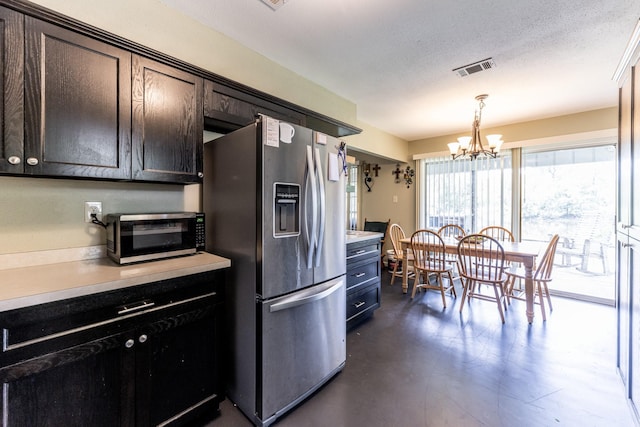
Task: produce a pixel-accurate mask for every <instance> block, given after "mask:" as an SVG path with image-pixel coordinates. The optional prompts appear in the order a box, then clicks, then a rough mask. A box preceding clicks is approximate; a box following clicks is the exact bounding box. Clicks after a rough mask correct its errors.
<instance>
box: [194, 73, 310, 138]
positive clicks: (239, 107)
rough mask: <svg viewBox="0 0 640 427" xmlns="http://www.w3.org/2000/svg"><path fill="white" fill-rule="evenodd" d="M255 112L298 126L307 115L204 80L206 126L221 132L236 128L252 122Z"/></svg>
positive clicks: (304, 120)
mask: <svg viewBox="0 0 640 427" xmlns="http://www.w3.org/2000/svg"><path fill="white" fill-rule="evenodd" d="M258 114H266V115H267V116H270V117H273V118H274V119H278V120H283V121H287V122H290V123H295V124H297V125H301V126H304V125H305V122H306V116H305V115H304V114H302V113H299V112H296V111H293V110H291V109H289V108H285V107H280V106H278V105H276V104H274V103H270V102H267V101H264V100H261V99H259V98H258V97H255V96H252V95H250V94H248V93H245V92H241V91H239V90H236V89H233V88H230V87H228V86H224V85H221V84H219V83H215V82H212V81H209V80H205V82H204V115H205V121H206V122H207V128H209V129H212V130H216V131H220V132H225V131H230V130H235V129H238V128H240V127H243V126H246V125H248V124H250V123H253V122H254V121H255V118H256V115H258Z"/></svg>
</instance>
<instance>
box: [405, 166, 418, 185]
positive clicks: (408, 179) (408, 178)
mask: <svg viewBox="0 0 640 427" xmlns="http://www.w3.org/2000/svg"><path fill="white" fill-rule="evenodd" d="M415 174H416V173H415V171H414V170H413V169H411V166H409V165H407V168H406V169H405V171H404V182H405V183H406V184H407V188H409V187H411V184H413V177H414V175H415Z"/></svg>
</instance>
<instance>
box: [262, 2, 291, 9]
mask: <svg viewBox="0 0 640 427" xmlns="http://www.w3.org/2000/svg"><path fill="white" fill-rule="evenodd" d="M261 1H262V3H264V4H266V5H267V6H269V7H270V8H271V9H273V10H278V9H279V8H280V6H282V5H283V4H285V3H286V2H287V1H288V0H261Z"/></svg>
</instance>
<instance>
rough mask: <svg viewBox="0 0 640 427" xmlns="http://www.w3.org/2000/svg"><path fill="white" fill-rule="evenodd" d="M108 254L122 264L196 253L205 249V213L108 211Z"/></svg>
mask: <svg viewBox="0 0 640 427" xmlns="http://www.w3.org/2000/svg"><path fill="white" fill-rule="evenodd" d="M105 218H106V223H107V255H108V256H109V258H111V259H113V260H114V261H115V262H117V263H119V264H129V263H132V262H140V261H150V260H156V259H162V258H169V257H174V256H180V255H189V254H194V253H196V252H198V251H202V250H204V249H205V230H204V214H203V213H198V212H177V213H154V214H122V213H115V214H108V215H106V217H105Z"/></svg>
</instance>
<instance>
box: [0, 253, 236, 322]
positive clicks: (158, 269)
mask: <svg viewBox="0 0 640 427" xmlns="http://www.w3.org/2000/svg"><path fill="white" fill-rule="evenodd" d="M229 266H231V261H230V260H228V259H227V258H222V257H220V256H217V255H213V254H209V253H206V252H199V253H197V254H195V255H190V256H184V257H177V258H169V259H164V260H159V261H150V262H144V263H138V264H130V265H124V266H120V265H118V264H116V263H115V262H113V261H112V260H111V259H109V258H97V259H88V260H82V261H70V262H60V263H55V264H45V265H37V266H31V267H20V268H10V269H6V270H2V271H0V311H6V310H12V309H15V308H22V307H27V306H31V305H37V304H42V303H47V302H52V301H57V300H62V299H66V298H74V297H78V296H85V295H90V294H94V293H98V292H105V291H111V290H114V289H121V288H126V287H128V286H136V285H142V284H145V283H151V282H156V281H159V280H165V279H173V278H176V277H181V276H188V275H191V274H197V273H203V272H206V271H212V270H218V269H221V268H227V267H229Z"/></svg>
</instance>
